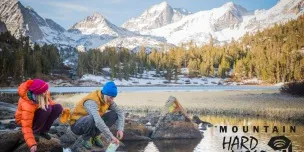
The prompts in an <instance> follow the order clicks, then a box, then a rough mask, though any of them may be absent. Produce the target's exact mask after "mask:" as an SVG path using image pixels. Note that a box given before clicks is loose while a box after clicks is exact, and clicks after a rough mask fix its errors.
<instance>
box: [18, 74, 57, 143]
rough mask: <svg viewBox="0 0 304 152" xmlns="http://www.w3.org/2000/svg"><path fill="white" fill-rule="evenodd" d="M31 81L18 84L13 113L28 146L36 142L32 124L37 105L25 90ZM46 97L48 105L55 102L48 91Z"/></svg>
mask: <svg viewBox="0 0 304 152" xmlns="http://www.w3.org/2000/svg"><path fill="white" fill-rule="evenodd" d="M32 83H33V80H27V81H26V82H24V83H22V84H21V85H20V86H19V88H18V94H19V96H20V98H19V101H18V108H17V111H16V113H15V118H16V122H17V124H19V125H21V126H22V133H23V137H24V140H25V141H26V144H27V146H28V147H32V146H33V145H36V144H37V143H36V141H35V137H34V134H33V129H32V126H33V120H34V114H35V111H36V110H37V109H38V106H39V105H38V104H36V103H34V102H33V101H32V100H30V99H29V98H28V96H27V92H28V90H29V87H30V86H31V84H32ZM48 99H49V104H50V105H54V104H55V102H54V101H52V100H51V98H50V93H48Z"/></svg>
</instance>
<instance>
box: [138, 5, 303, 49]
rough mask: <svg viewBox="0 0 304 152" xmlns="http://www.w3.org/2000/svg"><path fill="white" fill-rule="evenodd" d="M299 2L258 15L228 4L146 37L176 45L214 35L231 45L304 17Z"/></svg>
mask: <svg viewBox="0 0 304 152" xmlns="http://www.w3.org/2000/svg"><path fill="white" fill-rule="evenodd" d="M300 2H303V0H280V1H279V2H278V3H277V4H276V5H275V6H274V7H272V8H271V9H269V10H264V11H256V12H255V13H250V12H248V11H247V10H246V9H245V8H243V7H241V6H239V5H236V4H234V3H232V2H228V3H226V4H224V5H223V6H221V7H219V8H214V9H212V10H207V11H200V12H197V13H194V14H191V15H188V16H186V17H184V18H183V19H181V20H180V21H178V22H175V23H172V24H169V25H167V26H164V27H161V28H157V29H153V30H150V31H145V32H143V34H148V35H154V36H160V37H164V38H166V39H167V41H168V43H172V44H175V45H178V44H180V43H184V42H189V41H194V42H195V43H197V44H203V43H206V42H208V41H209V40H210V37H211V36H212V37H213V38H214V39H215V40H216V41H218V42H229V41H230V40H231V39H232V38H234V39H239V38H240V37H241V36H243V35H244V34H245V33H246V32H255V31H257V30H261V29H264V28H266V27H269V26H271V25H273V24H274V23H280V22H283V21H287V20H290V19H296V18H297V16H299V14H303V9H302V10H298V11H297V7H298V4H299V3H300Z"/></svg>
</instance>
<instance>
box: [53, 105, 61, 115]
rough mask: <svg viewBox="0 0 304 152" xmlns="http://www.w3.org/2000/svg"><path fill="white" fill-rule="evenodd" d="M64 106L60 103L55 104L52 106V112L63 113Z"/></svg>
mask: <svg viewBox="0 0 304 152" xmlns="http://www.w3.org/2000/svg"><path fill="white" fill-rule="evenodd" d="M62 110H63V107H62V106H61V105H60V104H55V105H53V106H52V113H54V114H55V115H58V116H59V115H60V114H61V113H62Z"/></svg>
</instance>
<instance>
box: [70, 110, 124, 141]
mask: <svg viewBox="0 0 304 152" xmlns="http://www.w3.org/2000/svg"><path fill="white" fill-rule="evenodd" d="M101 118H102V119H103V121H104V122H105V124H106V125H107V126H108V127H109V128H110V127H111V126H112V125H113V124H114V123H115V122H116V120H117V119H118V117H117V114H116V112H115V111H109V112H107V113H105V114H104V115H102V116H101ZM71 130H72V131H73V133H74V134H76V135H82V138H83V139H84V140H88V139H90V138H91V137H95V136H98V135H99V134H100V133H101V132H100V131H99V129H98V128H97V127H96V125H95V121H94V118H93V116H92V115H87V116H84V117H81V118H80V119H78V120H77V121H76V122H75V123H74V124H73V125H72V126H71Z"/></svg>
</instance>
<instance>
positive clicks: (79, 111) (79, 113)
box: [70, 90, 110, 125]
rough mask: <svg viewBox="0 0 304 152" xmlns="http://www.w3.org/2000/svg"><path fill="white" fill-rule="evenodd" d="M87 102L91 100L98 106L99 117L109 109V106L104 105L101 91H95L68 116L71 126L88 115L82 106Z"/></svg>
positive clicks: (81, 101) (107, 104)
mask: <svg viewBox="0 0 304 152" xmlns="http://www.w3.org/2000/svg"><path fill="white" fill-rule="evenodd" d="M87 100H93V101H95V102H96V104H97V105H98V109H99V110H98V112H99V115H100V116H102V115H103V114H104V113H105V112H106V111H107V110H108V109H109V107H110V104H109V103H106V102H105V101H104V100H103V97H102V94H101V90H95V91H93V92H91V93H90V94H88V95H87V96H86V97H84V98H83V99H82V100H80V101H79V102H78V103H77V104H76V106H75V108H74V110H73V111H72V113H71V116H70V125H73V124H74V123H75V122H76V121H77V120H78V119H79V118H81V117H84V116H86V115H88V112H87V111H86V109H85V108H84V105H83V104H84V102H85V101H87Z"/></svg>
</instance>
